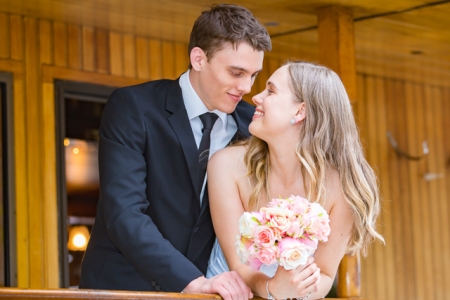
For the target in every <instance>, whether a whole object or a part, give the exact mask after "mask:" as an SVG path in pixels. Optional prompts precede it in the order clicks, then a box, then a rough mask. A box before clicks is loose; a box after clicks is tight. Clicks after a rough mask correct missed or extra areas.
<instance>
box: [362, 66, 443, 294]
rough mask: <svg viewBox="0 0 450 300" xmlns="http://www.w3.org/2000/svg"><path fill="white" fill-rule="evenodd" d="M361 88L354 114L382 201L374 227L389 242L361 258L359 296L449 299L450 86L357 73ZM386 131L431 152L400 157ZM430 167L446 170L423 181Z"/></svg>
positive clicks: (407, 145)
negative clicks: (440, 176) (374, 173)
mask: <svg viewBox="0 0 450 300" xmlns="http://www.w3.org/2000/svg"><path fill="white" fill-rule="evenodd" d="M358 88H359V90H358V98H359V101H360V100H363V101H362V102H359V101H358V103H357V104H356V105H355V114H356V119H357V120H358V126H359V127H360V132H361V138H362V140H363V144H364V145H365V149H366V154H367V158H368V160H369V162H370V164H371V165H372V166H373V167H374V169H375V170H376V171H377V173H378V175H379V180H380V190H381V193H382V197H383V200H382V212H381V216H380V219H379V223H378V229H379V231H380V232H381V233H382V234H383V235H384V237H385V239H386V246H381V245H379V244H375V245H373V246H372V248H371V251H370V254H369V256H368V257H367V258H366V259H363V260H362V296H363V297H364V298H374V299H405V300H407V299H431V298H433V299H446V297H448V296H447V295H448V293H450V287H449V286H448V282H449V281H448V279H449V272H448V270H449V269H450V263H449V258H448V256H447V255H445V253H449V252H450V245H449V234H448V231H447V230H446V228H449V224H448V217H449V203H448V202H449V189H448V184H447V183H448V167H446V164H448V159H449V157H450V155H449V153H450V149H449V142H448V140H449V137H448V135H449V134H448V130H447V131H446V128H450V126H449V124H448V121H446V119H448V118H446V116H447V115H448V113H449V112H450V111H449V101H448V99H449V97H448V96H449V89H448V88H442V87H434V86H425V85H422V84H417V83H410V82H404V81H399V80H391V79H386V78H379V77H374V76H370V75H359V77H358ZM371 115H372V116H371ZM446 126H447V127H446ZM387 131H390V132H391V133H392V134H393V136H394V138H395V139H396V141H397V143H398V147H399V148H400V149H402V150H404V151H405V152H407V153H410V154H411V155H414V156H418V155H420V154H421V152H422V145H421V144H422V141H423V140H427V141H428V145H429V149H430V153H429V155H428V156H426V157H425V158H423V159H422V160H420V161H413V160H408V159H406V158H404V157H400V156H398V155H397V154H396V153H395V152H394V150H393V149H392V147H391V145H390V144H389V143H388V139H387V137H386V132H387ZM375 132H376V134H373V133H375ZM375 153H377V154H376V155H375ZM446 168H447V171H445V170H446ZM427 172H430V173H436V174H445V175H446V176H445V177H444V178H437V179H435V180H431V181H425V180H424V177H423V175H424V174H425V173H427ZM444 228H445V229H444ZM445 282H447V283H445Z"/></svg>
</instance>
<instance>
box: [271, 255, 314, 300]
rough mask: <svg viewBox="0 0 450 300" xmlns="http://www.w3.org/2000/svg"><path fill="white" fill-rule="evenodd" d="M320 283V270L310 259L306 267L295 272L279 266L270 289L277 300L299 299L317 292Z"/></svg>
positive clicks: (298, 268) (299, 267)
mask: <svg viewBox="0 0 450 300" xmlns="http://www.w3.org/2000/svg"><path fill="white" fill-rule="evenodd" d="M319 282H320V269H319V268H318V267H317V265H316V264H315V263H314V259H313V258H312V257H310V258H308V261H307V263H306V264H305V265H302V266H298V267H297V268H296V269H294V270H289V271H288V270H286V269H284V267H282V266H279V267H278V269H277V272H276V273H275V276H274V277H273V278H272V279H270V282H269V285H268V288H269V291H270V293H271V294H272V296H273V297H274V298H275V299H286V298H297V297H304V296H306V295H308V294H309V293H314V292H317V290H318V287H319Z"/></svg>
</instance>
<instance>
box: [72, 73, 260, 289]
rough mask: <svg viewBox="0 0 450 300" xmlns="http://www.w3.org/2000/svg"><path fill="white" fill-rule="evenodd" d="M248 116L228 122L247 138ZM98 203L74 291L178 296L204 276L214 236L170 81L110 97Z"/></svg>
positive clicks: (243, 108)
mask: <svg viewBox="0 0 450 300" xmlns="http://www.w3.org/2000/svg"><path fill="white" fill-rule="evenodd" d="M253 113H254V108H253V106H251V105H250V104H248V103H245V102H244V101H241V102H240V103H239V104H238V106H237V108H236V110H235V112H234V113H233V114H232V116H233V118H234V120H235V121H236V123H237V126H238V131H237V133H236V135H235V137H234V138H233V140H236V139H243V138H246V137H248V135H249V133H248V124H249V123H250V121H251V117H252V116H253ZM99 170H100V199H99V202H98V208H97V216H96V220H95V224H94V226H93V229H92V234H91V237H90V241H89V245H88V247H87V250H86V253H85V256H84V259H83V263H82V273H81V281H80V285H79V287H80V288H90V289H109V290H136V291H158V290H159V291H173V292H180V291H181V290H182V289H183V288H185V287H186V286H187V285H188V284H189V282H191V281H192V280H194V279H195V278H198V277H199V276H202V275H203V274H205V273H206V269H207V264H208V259H209V256H210V253H211V249H212V246H213V243H214V239H215V234H214V229H213V226H212V222H211V215H210V211H209V202H208V193H207V191H205V197H204V199H203V201H202V203H203V204H202V206H201V207H200V201H199V195H200V190H198V185H197V182H198V180H199V170H198V149H197V146H196V143H195V140H194V135H193V133H192V129H191V125H190V122H189V119H188V116H187V112H186V109H185V106H184V103H183V98H182V93H181V88H180V86H179V83H178V80H158V81H151V82H147V83H144V84H140V85H136V86H131V87H126V88H121V89H118V90H116V91H114V92H113V93H112V94H111V96H110V98H109V99H108V102H107V104H106V106H105V109H104V111H103V115H102V121H101V126H100V140H99Z"/></svg>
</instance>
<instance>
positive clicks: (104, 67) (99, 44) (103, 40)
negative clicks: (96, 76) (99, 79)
mask: <svg viewBox="0 0 450 300" xmlns="http://www.w3.org/2000/svg"><path fill="white" fill-rule="evenodd" d="M94 43H95V61H96V63H97V72H98V73H109V34H108V32H107V31H106V30H102V29H96V30H95V41H94Z"/></svg>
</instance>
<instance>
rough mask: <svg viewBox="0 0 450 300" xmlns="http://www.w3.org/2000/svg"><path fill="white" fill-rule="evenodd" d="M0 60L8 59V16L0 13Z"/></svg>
mask: <svg viewBox="0 0 450 300" xmlns="http://www.w3.org/2000/svg"><path fill="white" fill-rule="evenodd" d="M0 41H2V46H1V47H0V58H9V48H10V45H9V15H7V14H5V13H0Z"/></svg>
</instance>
